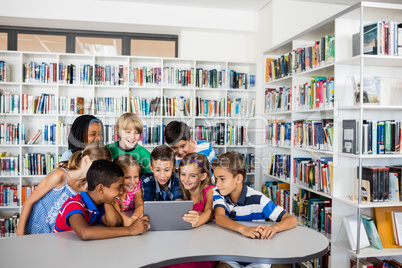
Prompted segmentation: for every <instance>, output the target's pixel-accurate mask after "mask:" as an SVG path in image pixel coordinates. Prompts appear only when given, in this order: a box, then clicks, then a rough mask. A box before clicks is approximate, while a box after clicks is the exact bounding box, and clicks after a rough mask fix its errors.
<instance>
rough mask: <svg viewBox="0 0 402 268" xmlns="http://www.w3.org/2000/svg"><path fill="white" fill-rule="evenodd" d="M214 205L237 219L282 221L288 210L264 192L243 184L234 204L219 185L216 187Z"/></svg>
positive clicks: (229, 216)
mask: <svg viewBox="0 0 402 268" xmlns="http://www.w3.org/2000/svg"><path fill="white" fill-rule="evenodd" d="M213 207H214V209H215V208H217V207H222V208H224V209H225V214H226V216H227V217H228V218H230V219H232V220H235V221H257V220H265V218H269V219H271V220H272V221H275V222H279V221H281V219H282V217H283V215H285V213H286V211H285V210H284V209H283V208H282V207H279V206H276V205H275V203H274V202H272V200H271V199H269V198H268V197H266V196H265V195H264V194H263V193H261V192H259V191H256V190H254V189H253V188H251V187H248V186H247V185H246V184H243V189H242V191H241V194H240V197H239V200H237V202H236V204H233V202H232V200H231V199H230V197H229V195H226V196H222V195H221V194H220V193H219V190H218V187H215V188H214V194H213Z"/></svg>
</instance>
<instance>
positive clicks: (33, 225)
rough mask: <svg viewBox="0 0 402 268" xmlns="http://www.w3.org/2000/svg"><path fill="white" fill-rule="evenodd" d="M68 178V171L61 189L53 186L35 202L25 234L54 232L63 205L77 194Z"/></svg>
mask: <svg viewBox="0 0 402 268" xmlns="http://www.w3.org/2000/svg"><path fill="white" fill-rule="evenodd" d="M63 169H64V168H63ZM64 171H65V169H64ZM67 179H68V175H67V171H66V184H64V185H63V186H62V187H60V188H59V189H56V188H53V189H52V190H50V191H49V192H47V194H45V195H44V196H43V197H42V198H41V199H39V200H38V201H37V202H36V203H35V205H34V206H33V208H32V212H31V215H30V216H29V219H28V222H27V225H26V226H25V234H44V233H51V232H53V229H54V224H55V222H56V217H57V214H59V211H60V208H61V206H62V205H63V203H64V202H65V201H66V200H67V199H68V198H69V197H70V196H72V195H75V194H77V192H76V191H74V190H73V189H72V188H71V187H70V186H69V185H68V184H67Z"/></svg>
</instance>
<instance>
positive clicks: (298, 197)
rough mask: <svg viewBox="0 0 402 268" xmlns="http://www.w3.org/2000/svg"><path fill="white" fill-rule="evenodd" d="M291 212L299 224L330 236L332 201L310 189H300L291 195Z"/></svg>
mask: <svg viewBox="0 0 402 268" xmlns="http://www.w3.org/2000/svg"><path fill="white" fill-rule="evenodd" d="M292 203H293V204H292V205H293V206H292V209H293V211H292V213H293V215H294V216H296V217H297V218H298V221H299V223H300V224H301V225H303V226H307V227H309V228H312V229H315V230H317V231H319V232H321V233H323V234H324V235H326V236H327V237H329V238H330V237H331V233H332V232H331V225H332V201H331V199H329V198H324V197H321V196H319V195H317V194H314V193H312V192H310V191H307V190H304V189H300V190H299V193H297V194H295V195H293V197H292Z"/></svg>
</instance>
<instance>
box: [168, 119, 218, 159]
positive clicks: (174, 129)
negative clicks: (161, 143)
mask: <svg viewBox="0 0 402 268" xmlns="http://www.w3.org/2000/svg"><path fill="white" fill-rule="evenodd" d="M165 139H166V142H167V144H169V146H170V148H172V150H173V151H174V153H175V154H176V164H177V165H178V164H179V162H180V160H181V159H182V158H183V156H184V155H186V154H189V153H200V154H203V155H205V156H206V157H207V158H208V160H209V162H210V163H211V162H212V161H213V160H214V159H215V158H216V155H215V151H214V149H213V148H212V146H211V144H210V143H209V142H207V141H195V140H192V139H191V135H190V128H189V127H188V125H187V124H186V123H184V122H180V121H172V122H170V123H169V124H168V125H167V126H166V128H165Z"/></svg>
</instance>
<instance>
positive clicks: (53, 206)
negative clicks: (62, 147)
mask: <svg viewBox="0 0 402 268" xmlns="http://www.w3.org/2000/svg"><path fill="white" fill-rule="evenodd" d="M98 159H106V160H109V161H112V155H111V153H110V151H109V150H108V149H107V148H106V146H105V145H101V144H99V143H97V142H92V143H90V144H88V145H87V146H86V147H85V149H84V150H82V151H77V152H75V153H73V155H72V156H71V157H70V159H69V160H68V162H61V164H60V166H59V168H57V169H55V170H53V171H52V172H51V173H50V174H49V175H47V176H46V177H45V178H44V179H43V180H42V181H41V182H40V183H39V185H38V187H37V188H36V189H35V191H33V193H32V194H31V195H30V196H29V198H28V199H27V200H26V201H25V203H24V206H23V207H22V210H21V217H20V220H19V224H18V228H17V235H24V234H40V233H51V232H52V231H53V228H54V223H55V220H56V217H57V214H58V213H59V210H60V207H61V206H62V205H63V203H64V202H65V201H66V200H67V198H69V197H70V196H72V195H75V194H77V193H79V192H81V191H85V190H86V188H87V181H86V175H87V171H88V169H89V167H90V166H91V164H92V162H93V161H94V160H98Z"/></svg>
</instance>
